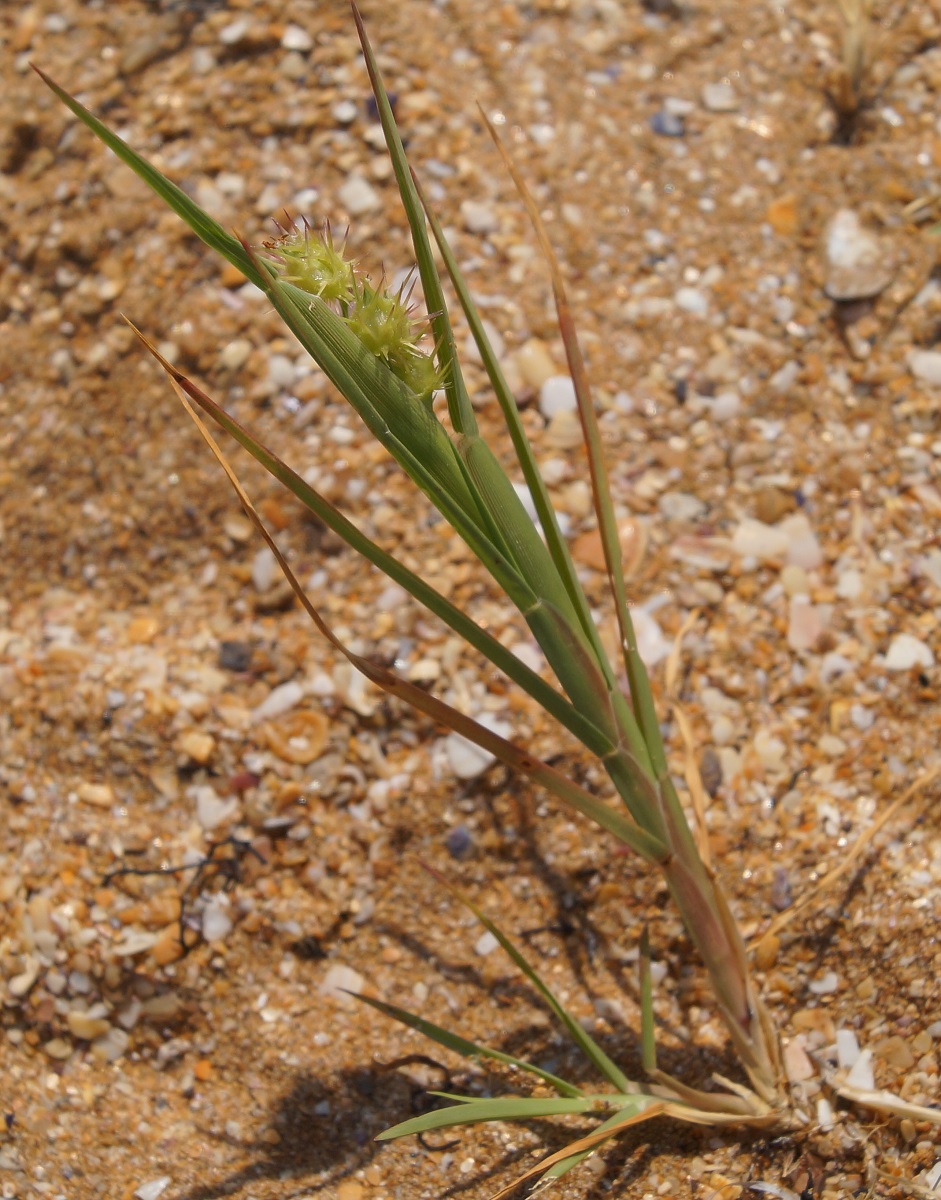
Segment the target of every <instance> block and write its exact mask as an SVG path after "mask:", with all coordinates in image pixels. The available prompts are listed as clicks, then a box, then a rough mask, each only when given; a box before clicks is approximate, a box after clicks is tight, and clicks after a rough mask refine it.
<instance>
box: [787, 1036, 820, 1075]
mask: <svg viewBox="0 0 941 1200" xmlns="http://www.w3.org/2000/svg"><path fill="white" fill-rule="evenodd" d="M784 1073H785V1075H786V1076H787V1078H788V1080H789V1081H790V1082H791V1083H801V1082H802V1081H803V1080H805V1079H813V1078H814V1076H815V1075H816V1074H817V1069H816V1067H815V1066H814V1064H813V1063H812V1062H811V1060H810V1057H809V1056H808V1054H807V1051H806V1050H805V1049H804V1047H803V1046H802V1045H801V1043H800V1042H799V1041H798V1040H797V1038H792V1039H791V1040H790V1041H789V1042H788V1043H787V1045H786V1046H785V1047H784Z"/></svg>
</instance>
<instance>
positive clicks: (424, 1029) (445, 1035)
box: [350, 992, 584, 1098]
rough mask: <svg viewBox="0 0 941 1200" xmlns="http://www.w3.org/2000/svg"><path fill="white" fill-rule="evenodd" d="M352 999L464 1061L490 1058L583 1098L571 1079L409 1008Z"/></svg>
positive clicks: (360, 997) (364, 998) (565, 1093)
mask: <svg viewBox="0 0 941 1200" xmlns="http://www.w3.org/2000/svg"><path fill="white" fill-rule="evenodd" d="M350 995H351V996H355V997H356V999H357V1000H361V1001H362V1002H363V1003H364V1004H368V1005H369V1006H370V1008H374V1009H376V1010H377V1011H378V1012H381V1013H383V1014H385V1016H387V1017H391V1018H392V1020H393V1021H398V1022H399V1023H400V1024H401V1025H407V1026H408V1028H409V1029H414V1030H416V1031H417V1032H418V1033H421V1034H424V1036H425V1037H427V1038H430V1039H431V1040H432V1041H433V1042H437V1043H438V1045H439V1046H444V1047H445V1049H447V1050H453V1051H454V1053H455V1054H460V1055H463V1057H464V1058H472V1059H479V1058H491V1059H493V1060H494V1061H495V1062H500V1063H504V1064H505V1065H506V1066H508V1067H516V1068H517V1070H520V1071H526V1072H527V1073H528V1074H530V1075H535V1076H536V1077H537V1078H538V1079H541V1080H542V1081H543V1083H547V1084H548V1085H549V1086H550V1087H552V1088H555V1090H556V1091H557V1092H558V1093H559V1095H560V1096H568V1097H570V1098H572V1097H575V1096H582V1095H584V1093H583V1092H582V1089H581V1088H579V1087H576V1086H575V1084H574V1083H569V1082H568V1080H566V1079H562V1078H561V1077H560V1076H558V1075H553V1074H552V1072H551V1071H544V1070H543V1069H542V1067H537V1066H535V1065H534V1064H533V1063H530V1062H526V1061H525V1059H522V1058H516V1057H515V1056H514V1055H512V1054H505V1053H504V1052H503V1051H502V1050H492V1049H491V1048H490V1047H489V1046H479V1045H478V1044H477V1043H476V1042H469V1041H468V1040H467V1038H463V1037H461V1036H460V1034H457V1033H452V1032H451V1031H450V1030H449V1029H443V1028H442V1027H441V1026H440V1025H435V1024H434V1022H433V1021H426V1020H425V1019H424V1017H419V1016H417V1015H416V1014H415V1013H412V1012H409V1011H408V1009H405V1008H399V1006H398V1005H397V1004H388V1003H387V1002H386V1001H385V1000H376V999H374V998H373V997H372V996H364V995H363V994H362V993H360V992H350Z"/></svg>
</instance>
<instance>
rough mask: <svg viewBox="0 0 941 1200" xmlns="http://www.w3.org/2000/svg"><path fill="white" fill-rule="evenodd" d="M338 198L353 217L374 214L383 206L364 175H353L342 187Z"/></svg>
mask: <svg viewBox="0 0 941 1200" xmlns="http://www.w3.org/2000/svg"><path fill="white" fill-rule="evenodd" d="M337 196H338V198H339V201H340V203H341V204H342V205H343V207H344V208H345V209H346V211H347V212H348V213H349V214H350V216H351V217H361V216H364V215H365V214H366V213H369V212H374V211H375V210H376V209H377V208H379V207H380V206H381V204H382V201H381V200H380V198H379V194H378V192H377V191H376V189H375V188H374V187H373V186H372V184H371V183H370V182H369V181H368V180H367V179H364V178H363V177H362V175H351V176H350V177H349V179H347V181H346V183H344V184H343V185H342V186H341V187H340V190H339V192H338V193H337Z"/></svg>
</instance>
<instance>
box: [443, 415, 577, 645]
mask: <svg viewBox="0 0 941 1200" xmlns="http://www.w3.org/2000/svg"><path fill="white" fill-rule="evenodd" d="M457 451H458V453H459V454H460V456H461V458H462V460H463V461H464V463H465V464H466V466H467V470H468V473H469V475H470V477H471V479H472V481H473V484H474V489H475V491H476V492H477V493H478V494H479V495H480V497H481V501H482V503H483V505H484V506H485V507H486V508H487V510H488V511H489V512H490V513H491V514H492V516H493V518H494V520H495V521H496V522H497V523H498V524H499V527H500V528H501V529H502V530H503V531H504V534H505V537H506V540H507V542H508V544H509V546H510V551H511V554H512V555H513V560H514V562H515V563H516V565H517V566H518V568H519V571H520V574H521V575H522V576H523V577H524V578H525V579H526V580H528V581H529V583H530V585H531V587H532V589H533V591H534V592H535V593H536V595H537V596H539V597H540V598H541V599H544V600H548V601H549V602H550V603H551V604H552V605H554V607H555V608H557V609H558V610H559V612H560V613H562V614H563V616H564V617H565V619H566V621H567V623H569V624H571V625H573V626H575V627H576V628H577V629H578V630H579V633H581V630H580V628H579V621H578V615H577V612H576V610H575V606H574V605H573V604H572V600H571V597H570V596H569V594H568V592H567V590H566V588H565V584H564V583H563V582H562V579H561V577H560V575H559V573H558V571H557V570H556V566H555V563H554V562H553V561H552V556H551V555H550V553H549V551H548V549H547V548H546V544H545V542H544V541H543V540H542V538H541V537H540V536H539V533H538V531H537V530H536V526H535V525H534V524H533V522H532V519H531V517H530V515H529V513H527V511H526V509H525V508H524V507H523V502H522V500H521V499H520V497H519V495H518V493H517V491H516V489H515V488H514V487H513V484H512V483H510V480H509V478H508V477H507V474H506V472H505V471H504V469H503V467H502V466H501V465H500V463H499V461H498V459H497V457H496V455H495V454H494V452H493V451H492V450H491V449H490V447H489V446H488V445H487V443H486V442H485V441H484V440H483V438H482V437H479V436H474V437H461V438H458V440H457ZM582 636H583V637H584V634H582ZM586 644H587V642H586Z"/></svg>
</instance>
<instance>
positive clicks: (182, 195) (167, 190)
mask: <svg viewBox="0 0 941 1200" xmlns="http://www.w3.org/2000/svg"><path fill="white" fill-rule="evenodd" d="M31 65H32V67H33V70H34V71H35V72H36V74H37V75H38V76H39V78H40V79H41V80H42V81H43V83H44V84H45V85H46V86H47V87H48V88H49V89H50V90H51V91H52V92H54V93H55V94H56V96H58V97H59V99H60V100H61V101H62V103H63V104H64V105H65V106H66V108H69V109H71V110H72V112H73V113H74V114H75V115H76V116H77V117H78V119H79V120H80V121H81V122H82V124H83V125H86V126H87V127H88V128H89V129H90V130H91V131H92V133H93V134H94V135H95V136H96V137H97V138H99V139H100V140H101V141H102V142H104V144H105V145H106V146H107V147H108V148H109V149H110V150H113V151H114V153H115V154H116V155H117V156H118V158H119V159H121V161H122V162H123V163H126V165H127V166H129V167H130V168H131V170H132V171H134V172H135V174H137V175H139V176H140V178H141V179H143V181H144V183H146V184H147V186H148V187H149V188H151V190H152V191H154V192H156V194H157V195H158V196H159V197H160V199H161V200H163V201H164V203H166V204H167V205H168V206H169V207H170V208H172V209H173V211H174V212H175V213H176V214H177V216H179V217H182V219H183V220H184V221H185V222H186V224H187V225H188V226H189V227H190V229H192V231H193V233H195V234H196V236H197V237H198V238H200V239H201V240H202V241H203V242H205V243H206V245H207V246H209V247H210V248H211V249H213V250H215V251H217V252H218V253H219V254H221V255H222V256H223V258H226V259H228V261H229V262H230V263H232V265H233V266H234V267H237V268H238V269H239V270H240V271H241V272H242V274H243V275H244V276H245V277H246V278H247V279H250V280H251V281H252V283H254V284H255V285H256V287H260V288H262V289H264V288H265V286H266V284H267V281H268V279H269V277H270V275H271V271H270V270H269V269H268V268H267V267H265V266H262V265H261V264H259V262H258V261H257V260H254V261H253V260H252V259H251V258H250V257H249V255H248V254H246V252H245V249H244V247H243V246H242V243H241V242H240V241H239V240H238V238H236V237H233V236H232V234H231V233H228V232H227V231H226V230H225V229H223V228H222V226H221V225H220V224H219V223H218V221H214V220H213V219H212V217H210V216H209V214H208V213H207V212H204V211H203V209H202V208H200V206H199V205H198V204H197V203H196V202H195V201H194V200H191V199H190V197H189V196H187V194H186V192H184V191H183V189H182V188H179V187H177V185H176V184H175V183H171V182H170V180H169V179H167V177H166V175H164V174H162V173H161V172H160V171H158V170H157V168H156V167H153V166H151V164H150V163H149V162H147V160H146V159H144V158H142V157H141V156H140V155H139V154H138V153H137V152H136V150H132V149H131V147H130V146H129V145H128V144H127V142H125V141H124V140H123V139H122V138H119V137H118V135H117V134H116V133H112V131H111V130H110V129H109V128H108V126H107V125H105V124H103V123H102V122H101V121H99V120H98V118H97V117H96V116H95V115H94V114H93V113H91V112H89V111H88V109H87V108H85V106H84V105H83V104H80V103H79V101H78V100H76V99H75V98H74V97H73V96H70V95H69V93H68V92H66V91H64V90H63V89H62V88H61V87H59V85H58V84H57V83H55V82H54V81H53V80H52V79H50V78H49V76H48V75H46V74H45V72H44V71H41V70H40V69H39V67H37V66H35V65H34V64H31Z"/></svg>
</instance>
